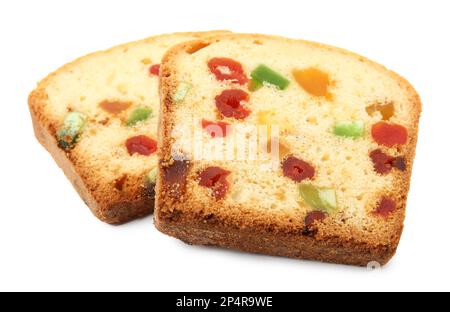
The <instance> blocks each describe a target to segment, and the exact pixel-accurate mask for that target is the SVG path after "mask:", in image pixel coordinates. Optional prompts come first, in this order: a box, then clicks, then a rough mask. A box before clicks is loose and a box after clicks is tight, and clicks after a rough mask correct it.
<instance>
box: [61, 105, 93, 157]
mask: <svg viewBox="0 0 450 312" xmlns="http://www.w3.org/2000/svg"><path fill="white" fill-rule="evenodd" d="M86 122H87V117H86V115H85V114H83V113H79V112H70V113H69V114H67V116H66V117H65V118H64V122H63V125H62V127H61V128H60V129H59V130H58V132H57V137H58V145H59V147H61V148H62V149H65V150H68V149H70V148H72V147H73V146H74V145H75V143H77V141H78V139H79V137H80V135H81V133H82V132H83V130H84V128H85V126H86Z"/></svg>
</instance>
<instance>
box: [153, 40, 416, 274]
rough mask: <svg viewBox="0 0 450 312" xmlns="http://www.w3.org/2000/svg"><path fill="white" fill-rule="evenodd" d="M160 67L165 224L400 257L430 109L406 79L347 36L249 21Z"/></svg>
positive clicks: (222, 242)
mask: <svg viewBox="0 0 450 312" xmlns="http://www.w3.org/2000/svg"><path fill="white" fill-rule="evenodd" d="M161 71H162V73H161V85H160V88H161V90H160V93H161V109H162V115H161V121H160V122H161V123H160V128H159V129H160V130H159V131H160V135H159V137H158V139H159V146H160V151H159V153H160V158H161V159H160V165H159V170H158V177H159V178H158V179H157V187H156V189H157V191H156V208H155V209H156V211H155V221H156V222H155V224H156V226H157V228H158V229H159V230H160V231H162V232H164V233H166V234H169V235H172V236H175V237H177V238H179V239H181V240H183V241H185V242H187V243H191V244H204V245H217V246H222V247H227V248H235V249H240V250H245V251H250V252H257V253H265V254H270V255H280V256H288V257H294V258H304V259H314V260H320V261H328V262H335V263H345V264H354V265H367V264H368V263H371V262H372V261H376V262H377V263H379V264H385V263H386V262H387V261H388V260H389V259H390V258H391V257H392V256H393V254H394V253H395V250H396V248H397V244H398V242H399V239H400V235H401V232H402V227H403V219H404V216H405V205H406V197H407V194H408V188H409V180H410V176H411V168H412V163H413V158H414V150H415V145H416V140H417V129H418V121H419V114H420V111H421V103H420V99H419V96H418V95H417V93H416V92H415V90H414V89H413V87H412V86H411V85H410V84H409V83H408V82H407V81H406V80H404V79H403V78H401V77H400V76H398V75H397V74H395V73H393V72H391V71H389V70H387V69H386V68H384V67H383V66H381V65H378V64H376V63H374V62H372V61H370V60H368V59H366V58H364V57H362V56H359V55H356V54H353V53H351V52H347V51H345V50H341V49H338V48H334V47H330V46H326V45H322V44H317V43H312V42H306V41H301V40H290V39H285V38H280V37H271V36H264V35H242V34H235V35H224V36H219V37H216V38H214V40H206V41H204V40H197V41H192V42H188V43H184V44H181V45H178V46H177V47H175V48H173V49H171V50H170V51H169V52H168V53H167V54H166V56H165V57H164V59H163V62H162V67H161ZM376 262H374V263H376Z"/></svg>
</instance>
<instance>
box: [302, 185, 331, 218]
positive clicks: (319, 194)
mask: <svg viewBox="0 0 450 312" xmlns="http://www.w3.org/2000/svg"><path fill="white" fill-rule="evenodd" d="M299 190H300V196H301V197H302V198H303V200H304V201H305V203H306V204H307V205H308V206H310V207H311V208H313V209H317V210H320V211H325V212H327V213H333V212H335V211H336V210H337V200H336V191H335V190H334V189H333V188H328V187H316V186H314V185H312V184H300V186H299Z"/></svg>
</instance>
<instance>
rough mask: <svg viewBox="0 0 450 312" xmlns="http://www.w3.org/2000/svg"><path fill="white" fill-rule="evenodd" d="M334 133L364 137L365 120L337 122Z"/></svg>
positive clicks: (343, 135) (348, 136)
mask: <svg viewBox="0 0 450 312" xmlns="http://www.w3.org/2000/svg"><path fill="white" fill-rule="evenodd" d="M333 133H334V134H335V135H337V136H342V137H347V138H359V137H362V136H363V135H364V122H363V121H361V120H357V121H342V122H337V123H335V124H334V126H333Z"/></svg>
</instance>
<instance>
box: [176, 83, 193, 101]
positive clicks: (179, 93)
mask: <svg viewBox="0 0 450 312" xmlns="http://www.w3.org/2000/svg"><path fill="white" fill-rule="evenodd" d="M191 88H192V85H191V84H190V83H187V82H180V84H179V85H178V87H177V89H176V90H175V93H174V95H173V100H174V101H175V102H181V101H183V100H184V98H185V97H186V94H187V93H188V92H189V90H190V89H191Z"/></svg>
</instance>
